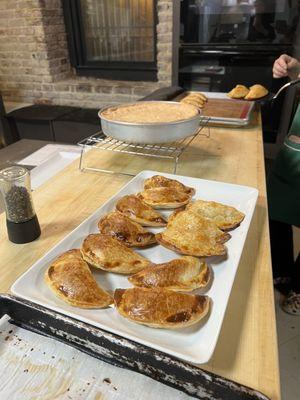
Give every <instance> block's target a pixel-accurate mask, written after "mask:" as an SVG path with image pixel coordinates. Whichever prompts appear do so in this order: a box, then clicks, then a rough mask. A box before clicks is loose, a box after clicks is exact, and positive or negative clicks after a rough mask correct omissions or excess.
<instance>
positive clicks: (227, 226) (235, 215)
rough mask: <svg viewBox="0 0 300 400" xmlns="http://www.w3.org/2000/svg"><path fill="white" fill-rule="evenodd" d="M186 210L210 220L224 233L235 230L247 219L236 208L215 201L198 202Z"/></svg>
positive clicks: (191, 204) (189, 205) (188, 206)
mask: <svg viewBox="0 0 300 400" xmlns="http://www.w3.org/2000/svg"><path fill="white" fill-rule="evenodd" d="M186 210H188V211H190V212H194V213H197V214H198V215H200V216H202V217H204V218H208V219H209V220H210V221H212V222H214V223H215V224H216V225H217V227H218V228H220V229H222V230H223V231H228V230H231V229H235V228H236V227H237V226H239V225H240V223H241V222H242V221H243V219H244V218H245V214H243V213H242V212H240V211H238V210H237V209H236V208H234V207H231V206H227V205H225V204H221V203H216V202H215V201H204V200H196V201H195V202H193V203H190V204H188V205H187V207H186Z"/></svg>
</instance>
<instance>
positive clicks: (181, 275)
mask: <svg viewBox="0 0 300 400" xmlns="http://www.w3.org/2000/svg"><path fill="white" fill-rule="evenodd" d="M209 279H210V270H209V267H208V265H207V264H206V263H205V262H202V261H200V260H199V259H198V258H196V257H190V256H185V257H181V258H177V259H175V260H171V261H168V262H165V263H162V264H157V265H151V266H150V267H147V268H145V269H143V270H142V271H140V272H137V273H136V274H134V275H132V276H131V277H129V278H128V280H129V282H131V283H132V284H133V285H134V286H139V287H161V288H166V289H169V290H178V291H190V290H194V289H198V288H200V287H204V286H206V285H207V284H208V282H209Z"/></svg>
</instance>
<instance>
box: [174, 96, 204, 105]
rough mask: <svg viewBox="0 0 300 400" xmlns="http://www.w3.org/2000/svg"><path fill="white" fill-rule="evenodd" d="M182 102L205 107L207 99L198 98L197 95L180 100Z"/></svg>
mask: <svg viewBox="0 0 300 400" xmlns="http://www.w3.org/2000/svg"><path fill="white" fill-rule="evenodd" d="M180 103H185V104H191V105H193V106H195V107H198V108H203V107H204V105H205V101H204V100H202V99H197V98H195V97H189V96H187V97H185V98H184V99H182V100H180Z"/></svg>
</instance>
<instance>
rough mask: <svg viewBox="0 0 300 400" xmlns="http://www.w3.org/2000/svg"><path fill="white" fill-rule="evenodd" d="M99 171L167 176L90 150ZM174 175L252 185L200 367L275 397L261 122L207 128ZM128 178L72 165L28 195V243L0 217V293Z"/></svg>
mask: <svg viewBox="0 0 300 400" xmlns="http://www.w3.org/2000/svg"><path fill="white" fill-rule="evenodd" d="M86 160H87V162H88V163H89V164H90V165H95V163H97V164H98V165H99V166H100V167H101V168H109V167H112V166H114V167H116V169H118V168H119V169H120V170H126V169H127V170H128V169H129V170H131V171H133V170H134V171H136V172H138V171H140V170H143V169H153V170H157V171H165V172H172V168H171V166H172V165H171V164H170V163H169V164H168V162H167V161H165V160H149V158H146V157H144V158H143V159H142V158H140V157H135V156H126V155H120V154H114V153H111V152H99V151H97V152H90V154H87V155H86ZM177 173H178V174H181V175H190V176H195V177H199V178H204V179H213V180H218V181H223V182H230V183H237V184H242V185H248V186H253V187H256V188H257V189H258V190H259V198H258V202H257V206H256V210H255V214H254V217H253V220H252V223H251V226H250V230H249V233H248V237H247V239H246V243H245V247H244V251H243V254H242V258H241V261H240V265H239V268H238V272H237V275H236V279H235V282H234V286H233V289H232V293H231V296H230V300H229V303H228V308H227V312H226V314H225V319H224V323H223V326H222V329H221V334H220V337H219V340H218V343H217V347H216V350H215V353H214V355H213V357H212V359H211V361H210V362H209V363H208V364H205V365H202V366H201V367H203V368H204V369H207V370H210V371H213V372H214V373H216V374H220V375H223V376H225V377H227V378H230V379H233V380H235V381H237V382H240V383H242V384H245V385H248V386H251V387H253V388H255V389H257V390H260V391H261V392H263V393H264V394H266V395H267V396H269V397H270V398H271V399H272V400H278V399H280V385H279V370H278V351H277V336H276V321H275V311H274V296H273V285H272V270H271V259H270V244H269V232H268V214H267V201H266V187H265V171H264V158H263V143H262V133H261V123H260V118H259V121H256V117H255V118H254V121H253V123H252V125H251V126H249V127H244V128H213V127H211V128H210V138H207V137H204V136H199V137H198V138H197V139H196V140H195V141H194V142H192V144H191V145H190V147H189V148H188V149H187V151H186V152H185V153H184V154H183V155H182V157H181V159H180V161H179V167H178V171H177ZM129 180H130V177H128V176H124V175H123V176H122V175H110V174H105V173H99V172H98V173H90V172H89V173H83V172H80V171H79V169H78V161H75V162H74V163H72V164H71V165H70V166H68V167H67V168H65V169H64V170H63V171H61V172H60V173H58V174H57V175H56V176H55V177H53V178H52V179H50V180H48V181H47V182H46V183H44V184H43V185H42V186H41V187H40V188H39V189H37V190H36V191H35V192H34V193H33V199H34V204H35V208H36V211H37V215H38V217H39V220H40V224H41V228H42V235H41V237H40V238H39V239H38V240H37V241H35V242H32V243H28V244H24V245H16V244H13V243H11V242H9V241H8V239H7V234H6V226H5V215H4V214H2V215H1V216H0V221H1V224H0V243H1V246H0V291H1V292H5V291H8V290H9V288H10V286H11V285H12V283H13V282H14V281H15V280H16V278H17V277H18V276H20V275H21V274H22V273H23V272H24V271H26V270H27V269H28V267H29V266H30V265H31V264H32V263H34V262H35V261H36V260H37V259H39V258H40V257H41V256H42V255H43V254H44V253H45V252H46V251H48V250H49V249H50V248H51V247H53V246H54V245H55V244H56V243H57V242H58V241H59V240H61V239H62V238H63V237H64V236H65V235H67V234H68V233H69V232H70V231H71V230H72V229H74V228H75V227H76V226H77V225H78V224H79V223H81V222H82V221H83V220H84V219H85V218H86V217H88V216H89V215H90V214H91V213H92V212H94V211H95V210H96V209H97V208H98V207H99V206H100V205H101V204H102V203H103V202H104V201H106V200H107V199H108V198H109V197H110V196H112V195H113V194H114V193H115V192H116V191H117V190H118V189H119V188H120V187H121V186H123V185H124V184H125V183H126V182H128V181H129Z"/></svg>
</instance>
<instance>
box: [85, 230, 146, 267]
mask: <svg viewBox="0 0 300 400" xmlns="http://www.w3.org/2000/svg"><path fill="white" fill-rule="evenodd" d="M81 253H82V257H83V259H84V260H85V261H87V262H88V263H89V264H91V265H92V266H93V267H96V268H100V269H104V270H105V271H110V272H115V273H118V274H133V273H135V272H138V271H141V270H142V269H144V268H145V267H147V266H148V265H149V264H150V261H148V260H147V259H146V258H144V257H142V256H140V255H139V254H137V253H136V252H134V251H133V250H131V249H129V248H128V247H127V246H125V244H123V243H121V242H119V241H118V240H117V239H114V238H113V237H111V236H109V235H101V234H97V233H96V234H91V235H88V236H87V237H86V238H85V239H84V241H83V244H82V247H81Z"/></svg>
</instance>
